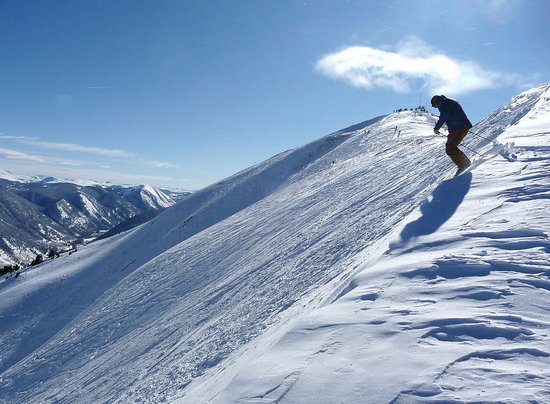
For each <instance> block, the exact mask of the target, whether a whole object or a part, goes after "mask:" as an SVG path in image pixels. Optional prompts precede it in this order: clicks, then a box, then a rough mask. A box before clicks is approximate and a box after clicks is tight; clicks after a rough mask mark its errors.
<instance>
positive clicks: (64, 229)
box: [0, 171, 175, 264]
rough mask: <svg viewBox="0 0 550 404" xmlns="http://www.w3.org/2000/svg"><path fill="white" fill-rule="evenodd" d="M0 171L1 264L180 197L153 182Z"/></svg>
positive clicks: (99, 230) (26, 257) (88, 235)
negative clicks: (123, 182)
mask: <svg viewBox="0 0 550 404" xmlns="http://www.w3.org/2000/svg"><path fill="white" fill-rule="evenodd" d="M0 176H1V177H4V178H3V179H0V234H1V236H0V251H1V252H0V264H2V263H23V264H26V263H28V262H30V260H31V259H32V258H34V257H35V256H36V254H38V253H41V254H45V253H47V251H48V250H49V249H50V248H57V249H60V250H64V249H67V248H70V246H71V245H73V244H75V243H77V240H81V239H89V238H94V237H97V236H98V235H100V234H101V233H103V232H105V231H108V230H110V229H112V228H113V227H115V226H117V225H119V224H121V223H123V222H125V221H127V220H129V219H132V218H134V217H136V216H139V215H142V214H144V213H147V214H149V215H148V216H147V217H149V218H150V217H151V216H150V213H152V212H159V211H161V210H163V209H165V208H167V207H169V206H171V205H173V204H174V203H175V202H174V200H172V198H171V197H169V196H167V195H166V194H164V193H163V192H162V191H160V190H157V189H155V188H153V187H151V186H148V185H139V186H120V185H112V184H109V185H106V184H99V183H91V182H89V181H63V180H58V179H55V178H50V177H40V178H38V177H18V176H14V175H13V174H11V173H9V172H6V171H3V172H2V173H1V174H0ZM134 220H135V219H134ZM37 224H38V226H37ZM126 227H127V228H129V226H126Z"/></svg>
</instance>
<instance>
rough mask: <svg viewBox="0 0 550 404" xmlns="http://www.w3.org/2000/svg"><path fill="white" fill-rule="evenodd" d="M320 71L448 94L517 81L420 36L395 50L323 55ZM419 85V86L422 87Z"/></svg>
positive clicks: (367, 85)
mask: <svg viewBox="0 0 550 404" xmlns="http://www.w3.org/2000/svg"><path fill="white" fill-rule="evenodd" d="M316 69H317V71H319V72H321V73H322V74H324V75H326V76H328V77H330V78H334V79H341V80H344V81H345V82H347V83H348V84H351V85H353V86H355V87H359V88H364V89H367V90H373V89H375V88H386V89H391V90H393V91H397V92H402V93H403V92H411V91H419V90H427V91H429V92H431V93H441V94H448V95H457V94H464V93H468V92H472V91H476V90H481V89H487V88H495V87H499V86H503V85H507V84H514V83H516V82H517V81H518V80H519V78H518V77H517V76H516V75H511V74H504V73H499V72H494V71H490V70H487V69H484V68H483V67H481V66H480V65H478V64H477V63H475V62H472V61H463V60H457V59H454V58H451V57H449V56H447V55H445V54H443V53H442V52H440V51H437V50H435V49H434V48H432V47H431V46H429V45H428V44H427V43H425V42H424V41H422V40H420V39H418V38H408V39H407V40H406V41H404V42H402V43H400V44H398V46H397V47H396V49H395V51H388V50H382V49H376V48H371V47H366V46H353V47H349V48H346V49H343V50H341V51H339V52H335V53H331V54H328V55H326V56H324V57H323V58H322V59H320V60H319V61H318V62H317V64H316ZM419 87H420V88H419Z"/></svg>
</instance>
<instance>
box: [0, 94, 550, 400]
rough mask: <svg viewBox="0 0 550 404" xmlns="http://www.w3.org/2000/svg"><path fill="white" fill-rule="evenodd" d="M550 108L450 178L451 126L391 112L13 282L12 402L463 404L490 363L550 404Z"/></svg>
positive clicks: (519, 122)
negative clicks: (437, 402)
mask: <svg viewBox="0 0 550 404" xmlns="http://www.w3.org/2000/svg"><path fill="white" fill-rule="evenodd" d="M547 98H548V90H547V86H541V87H539V88H536V89H534V90H532V91H531V92H528V93H526V94H523V95H521V96H520V97H517V98H516V99H514V100H512V102H511V103H510V104H509V105H508V106H506V107H503V108H502V109H501V110H499V111H497V112H496V113H495V114H494V115H493V116H491V117H489V118H488V119H487V120H485V121H484V122H482V123H480V124H479V125H476V127H475V128H474V131H475V132H476V133H478V134H480V135H483V136H485V137H489V138H490V139H491V140H494V138H497V137H498V139H496V141H497V142H500V143H498V144H499V145H502V144H504V143H505V142H509V141H515V142H516V143H517V144H518V146H519V147H518V148H517V150H516V151H515V153H516V154H517V159H516V160H513V158H512V155H511V154H510V152H509V148H508V149H504V148H502V147H500V146H499V147H500V148H501V149H503V150H502V151H503V154H504V155H505V156H506V157H507V160H506V159H503V158H502V157H499V156H498V155H494V156H493V155H492V154H489V155H487V156H486V158H487V159H489V158H490V157H491V159H490V163H488V162H485V163H484V164H481V165H479V166H478V167H476V169H475V170H474V171H473V175H472V174H470V175H464V176H461V177H458V178H457V179H453V180H445V179H446V178H449V177H450V176H451V175H452V172H453V171H454V169H453V167H452V164H451V163H450V161H449V160H448V158H447V157H446V156H445V155H444V153H443V147H444V139H440V138H434V136H433V134H432V127H433V125H434V122H435V118H434V117H432V116H431V115H429V114H426V113H414V112H410V111H408V112H401V113H399V114H392V115H389V116H386V117H380V118H376V119H373V120H371V121H367V122H365V123H363V124H361V125H359V126H355V127H353V128H349V129H348V130H344V131H340V132H336V133H334V134H331V135H329V136H326V137H324V138H321V139H320V140H318V141H316V142H313V143H311V144H309V145H306V146H304V147H302V148H299V149H296V150H290V151H287V152H285V153H281V154H280V155H278V156H275V157H274V158H272V159H270V160H268V161H266V162H264V163H261V164H259V165H257V166H254V167H251V168H250V169H248V170H245V171H243V172H241V173H238V174H236V175H235V176H233V177H231V178H228V179H227V180H224V181H222V182H220V183H218V184H215V185H213V186H211V187H209V188H206V189H204V190H202V191H198V192H196V193H194V194H193V195H191V196H189V197H188V198H186V199H185V200H183V201H181V202H180V203H178V204H177V205H175V206H173V207H171V208H168V209H166V210H165V211H164V212H163V213H162V214H160V215H159V216H158V217H157V218H155V219H154V220H152V221H151V222H149V223H147V224H145V225H143V226H141V227H139V228H138V229H135V230H133V231H130V232H128V233H126V234H122V235H119V236H116V237H115V238H113V239H108V240H104V241H102V242H100V243H98V244H97V245H90V246H87V247H86V248H84V249H82V250H79V252H78V254H75V255H73V256H71V257H66V258H64V259H62V260H58V261H55V262H48V263H46V264H43V265H41V266H38V267H36V268H34V269H32V270H29V271H26V272H23V273H22V274H21V276H20V277H19V278H17V279H5V280H3V281H0V282H1V283H0V318H1V319H2V321H1V323H0V343H1V344H2V346H3V347H6V348H5V349H3V350H2V351H1V352H0V360H1V362H0V391H2V395H1V396H0V402H2V400H4V401H5V402H10V403H11V402H44V401H52V402H56V401H63V402H98V401H99V402H103V401H120V402H136V401H145V402H159V401H161V400H167V401H174V400H181V401H182V402H190V403H197V402H207V401H209V400H212V401H214V402H308V400H309V402H354V401H355V402H380V401H389V400H393V399H396V401H399V400H401V401H407V400H409V399H411V400H413V399H415V398H419V397H420V400H426V399H429V398H430V397H432V398H434V399H440V398H441V399H447V398H448V397H454V396H453V394H463V395H462V396H460V395H459V396H458V397H459V398H462V397H466V396H465V395H466V394H470V393H471V394H475V392H473V391H470V389H467V388H466V389H465V388H463V389H462V390H461V389H460V388H459V387H460V382H461V380H464V375H470V377H477V376H472V375H471V372H468V371H467V369H468V368H471V367H473V366H475V367H476V369H478V368H481V366H478V365H479V363H478V362H489V361H490V360H492V361H493V362H497V364H498V365H500V366H501V367H500V368H498V366H497V368H496V370H495V371H494V372H490V371H487V372H485V373H483V372H481V375H482V376H480V377H484V378H485V379H482V380H486V381H487V382H486V384H487V386H489V387H492V386H493V384H492V383H493V382H497V381H498V382H499V383H501V384H502V386H511V388H512V389H513V391H515V394H516V396H514V397H519V398H522V397H524V396H521V395H520V394H523V393H520V392H518V391H516V390H517V389H514V385H515V384H517V383H518V380H519V379H520V378H522V379H521V380H523V381H524V383H526V384H527V385H528V386H529V389H528V390H529V392H527V393H525V394H529V393H532V394H543V393H544V391H545V390H544V389H546V391H547V390H548V380H549V378H548V374H547V373H545V372H547V370H545V369H546V368H547V364H548V353H547V351H548V350H547V349H545V347H544V345H545V344H546V345H548V341H547V336H546V335H545V332H547V329H548V326H547V324H548V317H547V314H546V313H547V311H546V310H545V308H544V307H545V300H544V298H546V300H547V295H545V294H547V293H548V286H547V283H548V259H547V253H548V244H547V232H548V228H549V227H548V222H547V221H546V219H545V215H544V214H543V213H542V212H543V211H544V210H543V209H544V208H545V206H544V204H545V203H546V199H547V197H548V196H547V195H548V177H547V169H548V150H547V149H546V148H545V146H544V144H547V141H548V132H549V131H550V129H549V126H550V125H549V124H548V116H549V114H548V112H547V108H548V100H547ZM510 125H514V126H511V127H509V126H510ZM541 128H542V129H541ZM505 129H506V131H505ZM527 130H531V131H532V132H531V133H539V132H546V133H541V134H538V135H536V136H526V131H527ZM503 131H505V132H504V133H502V132H503ZM514 131H515V132H514ZM533 139H538V140H537V142H539V143H536V144H534V143H533V141H534V140H533ZM522 142H523V143H522ZM487 143H490V142H488V141H486V140H484V139H481V138H477V137H476V136H469V138H468V142H467V145H468V146H469V147H472V148H474V149H476V150H480V151H483V150H489V149H491V148H492V147H493V145H492V144H487ZM504 152H506V153H504ZM510 160H513V161H510ZM540 184H542V185H540ZM427 198H428V202H425V203H424V204H423V205H422V206H423V207H422V208H421V209H420V210H419V209H418V206H419V205H420V204H421V203H422V202H423V201H426V199H427ZM516 199H517V201H515V200H516ZM524 222H525V223H524ZM457 229H458V231H457ZM390 242H391V246H390ZM388 246H390V248H389V250H388ZM386 250H388V251H387V252H386V253H385V254H383V253H384V251H386ZM515 257H519V258H518V259H516V258H515ZM527 294H528V297H529V299H527V298H526V295H527ZM531 297H532V298H531ZM524 310H525V311H524ZM528 310H531V311H528ZM458 313H460V314H458ZM434 353H435V354H434ZM434 356H435V357H434ZM526 358H528V359H529V361H527V360H526ZM527 362H529V364H528V365H529V367H528V368H525V367H526V366H527V364H526V363H527ZM495 366H496V365H495ZM487 367H488V369H490V366H489V365H487ZM513 370H518V371H517V374H515V373H513V372H512V371H513ZM520 370H521V371H520ZM524 370H526V371H525V372H523V373H522V371H524ZM499 371H500V375H502V377H500V375H499V373H498V372H499ZM462 383H463V384H464V382H462ZM482 384H483V383H482ZM482 384H481V385H482ZM503 388H504V387H503ZM488 390H489V389H488ZM500 390H501V391H503V389H500ZM457 391H458V393H457ZM495 394H496V393H495ZM488 397H493V396H488Z"/></svg>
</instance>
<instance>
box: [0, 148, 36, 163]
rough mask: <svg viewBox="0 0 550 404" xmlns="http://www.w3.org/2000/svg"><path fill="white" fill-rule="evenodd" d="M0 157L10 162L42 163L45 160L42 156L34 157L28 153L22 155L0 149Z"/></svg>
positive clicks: (14, 151)
mask: <svg viewBox="0 0 550 404" xmlns="http://www.w3.org/2000/svg"><path fill="white" fill-rule="evenodd" d="M0 156H3V157H4V158H7V159H10V160H27V161H35V162H41V163H44V162H46V160H45V159H44V158H43V157H42V156H36V155H32V154H28V153H23V152H20V151H17V150H11V149H4V148H0Z"/></svg>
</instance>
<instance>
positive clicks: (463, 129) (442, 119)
mask: <svg viewBox="0 0 550 404" xmlns="http://www.w3.org/2000/svg"><path fill="white" fill-rule="evenodd" d="M431 103H432V107H434V108H437V109H438V110H439V120H438V121H437V123H436V124H435V127H434V133H435V134H436V135H439V129H441V127H442V126H443V124H446V125H447V129H448V130H449V134H448V135H447V143H446V144H445V152H446V153H447V155H448V156H449V157H450V158H451V160H452V161H453V163H455V164H456V166H457V167H458V170H457V171H456V174H455V177H456V176H457V175H460V173H462V172H463V171H464V170H465V169H466V168H468V166H469V165H470V164H471V162H470V159H468V157H467V156H466V155H465V154H464V153H463V152H462V150H460V149H459V148H458V145H459V144H460V142H462V140H463V139H464V137H465V136H466V134H467V133H468V131H469V130H470V128H471V127H472V123H471V122H470V120H469V119H468V117H467V116H466V113H465V112H464V110H463V109H462V107H461V106H460V104H459V103H458V102H456V101H455V100H452V99H450V98H447V97H445V96H444V95H434V96H433V97H432V100H431Z"/></svg>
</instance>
